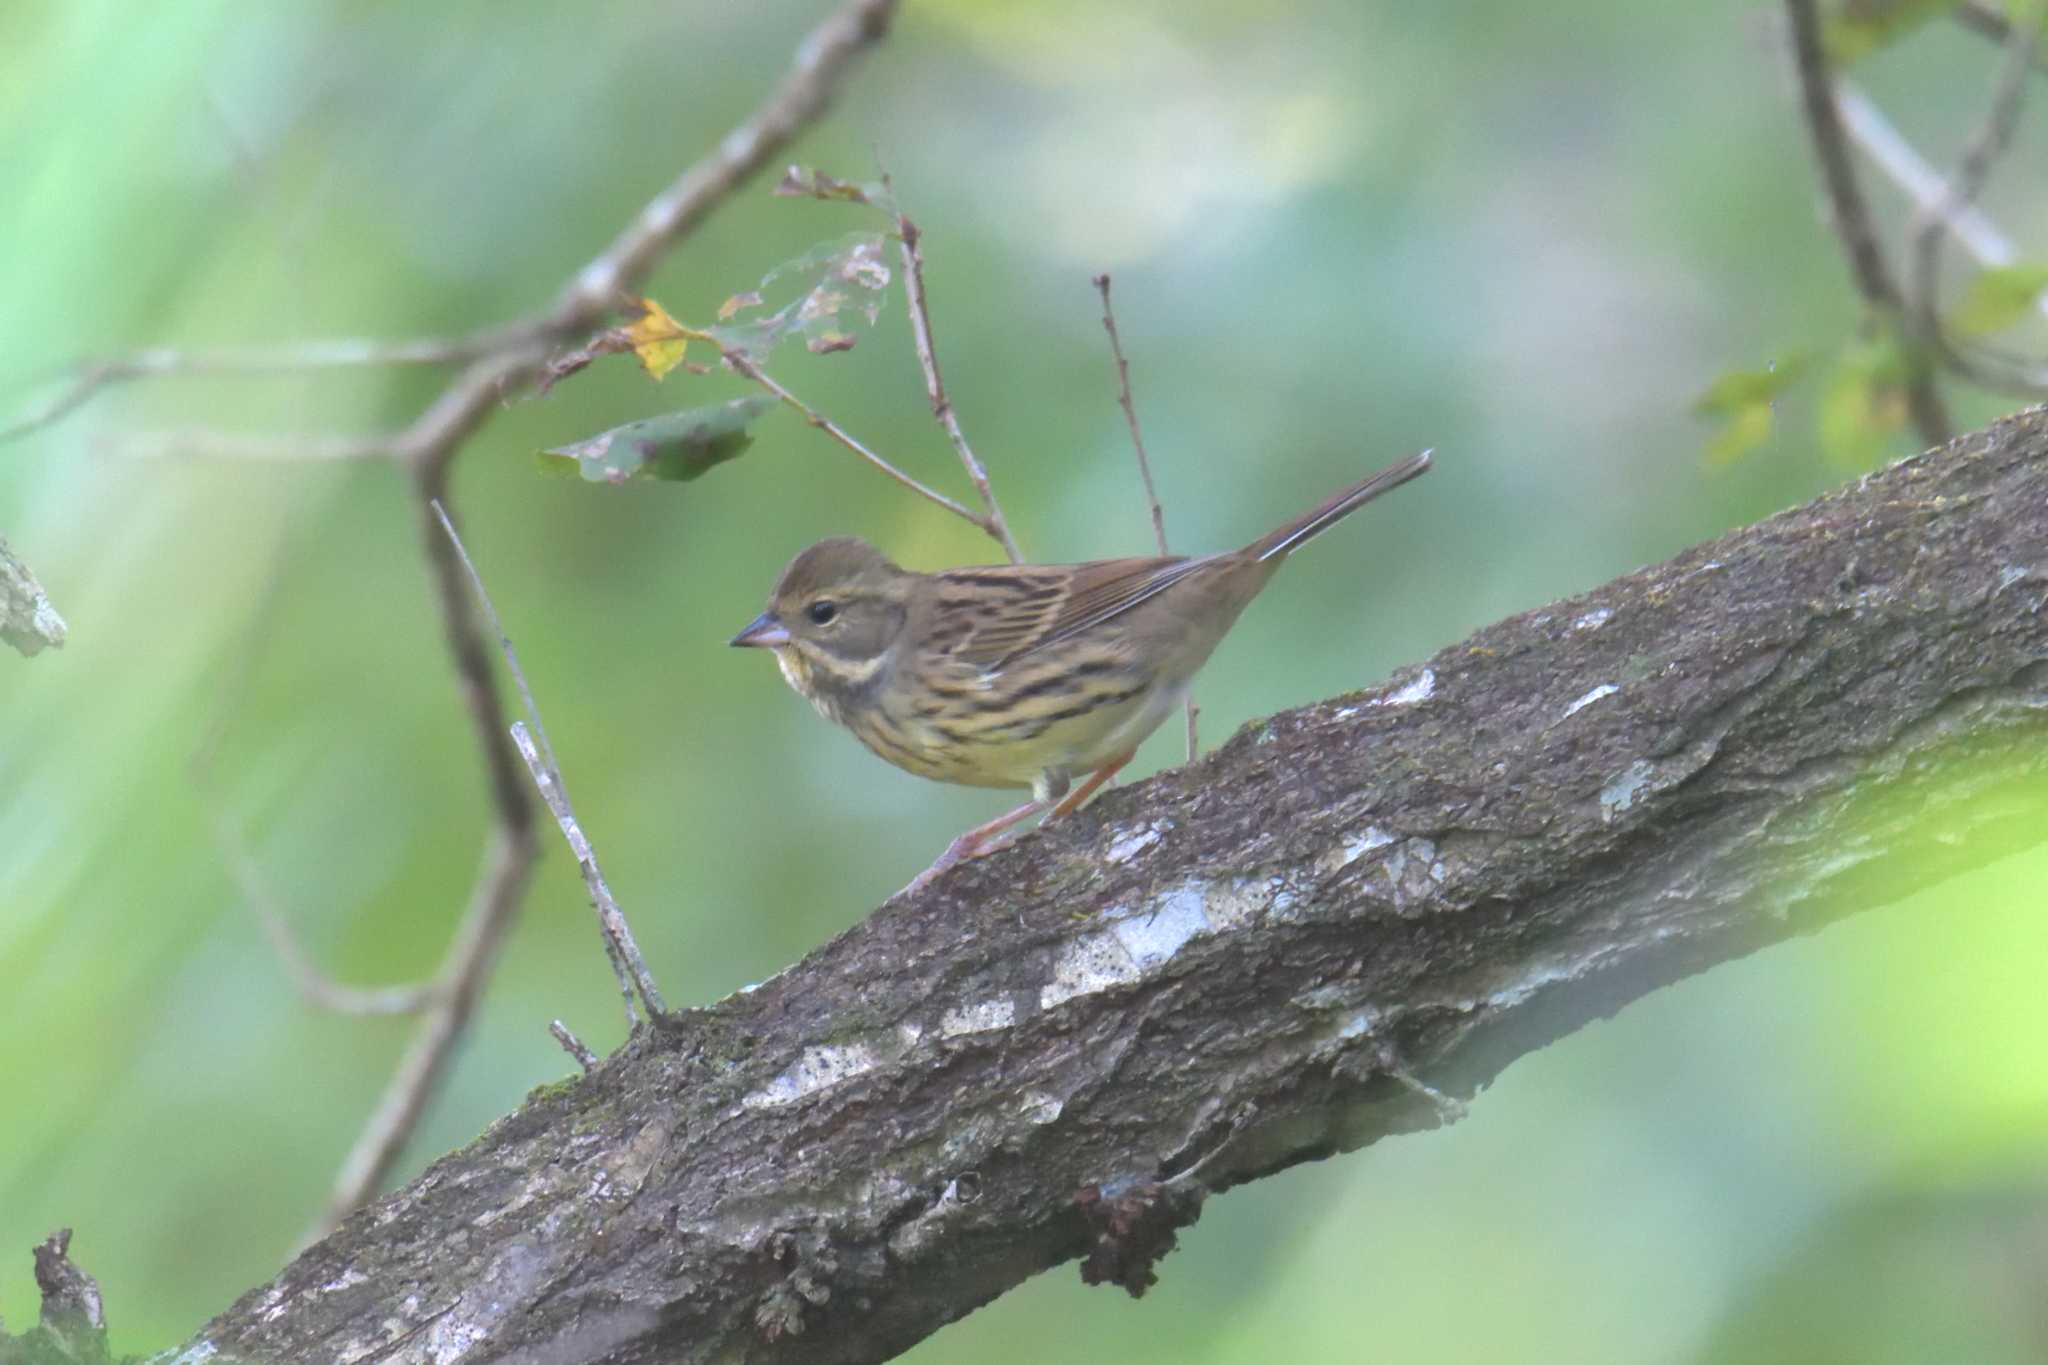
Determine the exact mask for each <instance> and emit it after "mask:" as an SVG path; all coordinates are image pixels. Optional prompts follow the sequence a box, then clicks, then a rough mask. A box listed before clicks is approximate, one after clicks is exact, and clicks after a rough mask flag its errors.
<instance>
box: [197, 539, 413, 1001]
mask: <svg viewBox="0 0 2048 1365" xmlns="http://www.w3.org/2000/svg"><path fill="white" fill-rule="evenodd" d="M284 543H285V542H284V537H282V536H280V537H279V539H278V543H277V545H276V546H274V547H273V549H272V551H271V555H270V558H271V564H270V566H269V568H268V570H267V571H266V572H265V573H264V574H263V583H264V588H263V592H262V594H261V596H260V597H259V598H258V601H257V606H256V610H255V611H254V612H253V613H251V617H250V621H249V625H248V628H247V630H246V632H245V634H244V636H243V639H242V641H241V642H240V644H239V645H238V646H237V647H236V648H235V649H234V650H233V651H231V655H230V657H231V660H232V662H231V664H230V670H231V671H230V675H229V677H228V679H227V681H226V682H225V683H224V684H223V685H222V686H221V687H219V688H218V689H217V690H216V696H215V702H216V704H215V707H214V715H213V719H212V720H211V721H210V722H209V723H208V725H207V727H206V729H205V731H204V732H202V734H201V735H200V738H199V743H198V744H197V745H196V746H194V748H193V750H192V757H191V761H190V762H189V764H188V765H187V770H188V771H189V772H190V774H191V777H192V785H193V787H194V788H195V789H196V790H197V792H198V795H199V800H200V804H201V805H202V806H203V807H204V808H205V811H206V815H207V820H208V823H209V824H210V825H211V826H212V828H213V838H214V844H215V846H216V847H217V848H218V849H219V851H220V856H221V862H222V863H223V864H225V865H226V867H227V872H228V877H229V879H230V880H232V881H233V882H234V883H235V889H236V890H237V891H239V892H240V893H241V896H242V899H243V900H244V901H246V902H248V905H249V908H250V910H251V911H253V912H254V913H255V915H256V922H257V923H258V924H259V925H260V926H261V927H262V929H263V935H264V937H265V938H267V939H269V940H270V946H271V949H272V950H273V951H274V952H276V954H277V956H278V958H279V960H280V961H282V962H283V963H284V968H285V974H286V975H287V976H289V977H291V979H292V984H293V985H294V986H296V987H297V988H298V992H299V996H300V998H301V999H303V1000H304V1001H305V1002H306V1003H307V1004H309V1005H312V1006H313V1007H315V1008H316V1009H324V1010H331V1011H333V1012H334V1013H336V1014H361V1015H381V1014H417V1013H418V1012H419V1011H420V1010H422V1009H424V1008H426V1006H427V1004H428V1003H429V1002H430V1001H431V1000H432V999H433V995H434V983H433V982H431V981H426V982H412V983H408V984H406V985H402V986H350V985H345V984H343V983H341V982H339V981H336V980H334V979H333V978H332V977H330V976H328V975H327V974H326V973H325V972H323V971H321V970H320V968H319V966H318V965H317V964H316V963H315V962H314V961H313V956H312V954H310V953H308V952H307V951H306V950H305V948H304V946H303V945H301V944H300V943H299V940H298V936H297V935H296V934H294V933H293V932H292V928H291V921H290V920H289V918H288V917H287V916H286V915H285V913H284V908H283V906H282V905H281V904H280V903H279V900H278V897H277V896H276V895H275V894H274V893H273V891H272V889H271V887H270V883H269V881H268V880H267V879H266V878H265V877H264V875H263V869H262V868H261V866H259V865H258V863H257V861H256V859H255V856H254V855H253V854H251V853H250V852H249V848H248V843H247V841H246V840H244V839H243V838H242V832H241V829H240V827H239V826H238V825H237V824H236V822H235V820H234V818H233V817H232V816H230V815H229V814H228V811H227V808H226V806H225V804H224V803H223V802H222V801H221V798H220V795H219V793H218V791H217V790H216V789H215V786H214V780H213V778H214V763H215V760H216V759H217V758H218V757H219V754H220V748H221V745H222V743H223V742H224V741H225V740H226V738H227V734H228V729H229V726H230V725H231V723H232V722H233V720H234V719H235V717H236V716H238V715H240V714H241V713H242V710H243V706H244V701H245V699H246V697H247V695H248V691H249V684H250V681H251V679H252V678H253V677H254V675H255V670H256V662H257V660H259V659H261V658H262V657H263V652H264V646H265V644H267V643H268V641H269V638H270V632H271V628H272V627H273V626H274V625H275V623H276V621H277V601H278V593H279V589H278V585H279V583H281V582H282V581H283V577H284V575H283V572H282V560H283V558H284V554H283V550H284Z"/></svg>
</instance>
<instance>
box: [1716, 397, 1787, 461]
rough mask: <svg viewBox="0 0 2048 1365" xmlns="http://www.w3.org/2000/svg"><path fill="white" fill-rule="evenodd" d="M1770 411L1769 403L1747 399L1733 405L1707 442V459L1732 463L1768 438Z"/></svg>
mask: <svg viewBox="0 0 2048 1365" xmlns="http://www.w3.org/2000/svg"><path fill="white" fill-rule="evenodd" d="M1773 421H1774V418H1773V415H1772V413H1771V405H1770V404H1769V403H1751V404H1749V405H1748V406H1747V407H1742V408H1737V409H1736V410H1735V412H1734V414H1733V415H1732V416H1730V417H1729V419H1728V420H1727V421H1726V422H1724V423H1722V424H1721V429H1720V430H1719V431H1717V432H1715V433H1714V435H1713V439H1711V440H1709V441H1708V442H1707V452H1706V453H1707V463H1708V464H1712V465H1723V464H1733V463H1734V462H1735V461H1737V460H1739V459H1741V458H1742V457H1743V456H1745V455H1747V454H1749V453H1750V452H1751V451H1753V450H1755V449H1756V448H1757V447H1758V446H1760V445H1762V444H1763V443H1764V442H1765V441H1768V440H1770V439H1771V428H1772V425H1773Z"/></svg>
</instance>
